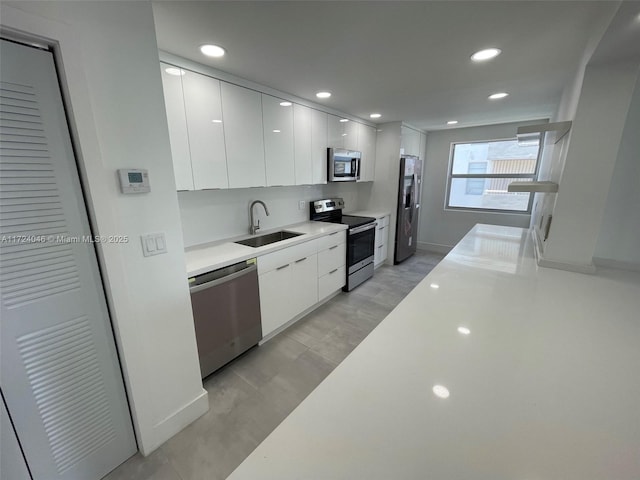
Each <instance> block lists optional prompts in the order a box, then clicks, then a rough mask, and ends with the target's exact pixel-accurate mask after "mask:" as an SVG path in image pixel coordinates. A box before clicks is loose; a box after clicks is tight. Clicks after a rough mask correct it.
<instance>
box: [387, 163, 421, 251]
mask: <svg viewBox="0 0 640 480" xmlns="http://www.w3.org/2000/svg"><path fill="white" fill-rule="evenodd" d="M421 185H422V161H421V160H420V158H418V157H414V156H411V155H403V156H402V157H401V158H400V178H399V182H398V211H397V215H396V243H395V253H394V257H393V259H394V263H400V262H402V261H403V260H406V259H407V258H409V257H410V256H411V255H413V254H414V253H415V252H416V246H417V243H418V218H419V216H420V190H421Z"/></svg>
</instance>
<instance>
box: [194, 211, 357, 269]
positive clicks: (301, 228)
mask: <svg viewBox="0 0 640 480" xmlns="http://www.w3.org/2000/svg"><path fill="white" fill-rule="evenodd" d="M346 229H347V226H346V225H342V224H339V223H327V222H303V223H297V224H294V225H288V226H285V227H278V228H272V229H270V230H264V231H263V230H259V231H258V233H257V234H256V235H242V236H239V237H233V238H228V239H225V240H221V241H217V242H212V243H205V244H203V245H196V246H193V247H189V248H187V249H185V261H186V263H187V276H189V277H193V276H196V275H200V274H202V273H207V272H210V271H212V270H216V269H218V268H222V267H226V266H227V265H232V264H234V263H237V262H242V261H243V260H247V259H249V258H254V257H259V256H260V255H265V254H267V253H271V252H275V251H276V250H281V249H283V248H287V247H291V246H292V245H297V244H298V243H303V242H307V241H309V240H313V239H314V238H319V237H322V236H324V235H329V234H331V233H334V232H339V231H340V230H346ZM280 230H285V231H287V232H295V233H300V234H301V235H299V236H297V237H293V238H289V239H287V240H282V241H279V242H275V243H271V244H269V245H264V246H262V247H257V248H254V247H248V246H246V245H240V244H238V243H234V242H237V241H238V240H244V239H247V238H250V237H253V236H256V237H259V236H260V235H267V234H269V233H272V232H278V231H280Z"/></svg>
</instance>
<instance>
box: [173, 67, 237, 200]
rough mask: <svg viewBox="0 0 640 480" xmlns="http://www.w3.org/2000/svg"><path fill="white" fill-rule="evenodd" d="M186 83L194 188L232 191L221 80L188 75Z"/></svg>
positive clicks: (185, 97)
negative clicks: (228, 173)
mask: <svg viewBox="0 0 640 480" xmlns="http://www.w3.org/2000/svg"><path fill="white" fill-rule="evenodd" d="M182 84H183V86H184V106H185V111H186V116H187V128H188V133H189V148H190V150H191V168H192V169H193V185H194V187H195V189H196V190H203V189H207V188H228V187H229V179H228V178H227V155H226V152H225V146H224V125H223V123H222V101H221V98H220V81H218V80H216V79H215V78H211V77H207V76H206V75H200V74H198V73H193V72H185V74H184V76H183V77H182Z"/></svg>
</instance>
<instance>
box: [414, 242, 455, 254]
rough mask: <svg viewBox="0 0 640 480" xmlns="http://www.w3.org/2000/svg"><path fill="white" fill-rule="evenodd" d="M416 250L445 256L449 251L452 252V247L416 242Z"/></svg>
mask: <svg viewBox="0 0 640 480" xmlns="http://www.w3.org/2000/svg"><path fill="white" fill-rule="evenodd" d="M417 248H418V250H422V251H427V252H435V253H441V254H443V255H447V254H448V253H449V252H450V251H451V250H453V246H452V245H440V244H439V243H429V242H418V245H417Z"/></svg>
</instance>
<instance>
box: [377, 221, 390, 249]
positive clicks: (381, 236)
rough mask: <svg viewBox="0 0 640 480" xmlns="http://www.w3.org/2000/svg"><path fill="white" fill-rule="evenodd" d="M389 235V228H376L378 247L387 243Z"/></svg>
mask: <svg viewBox="0 0 640 480" xmlns="http://www.w3.org/2000/svg"><path fill="white" fill-rule="evenodd" d="M388 233H389V227H381V226H379V225H378V226H377V227H376V247H379V246H380V245H382V244H384V243H387V235H388Z"/></svg>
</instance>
